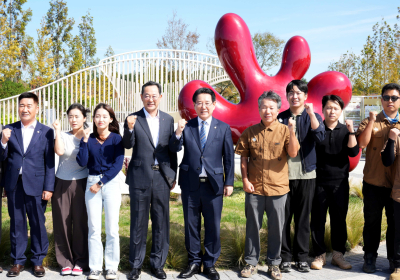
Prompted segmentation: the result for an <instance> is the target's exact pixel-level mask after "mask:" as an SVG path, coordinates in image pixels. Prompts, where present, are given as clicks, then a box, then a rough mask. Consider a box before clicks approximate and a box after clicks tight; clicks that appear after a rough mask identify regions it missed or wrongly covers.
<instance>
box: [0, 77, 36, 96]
mask: <svg viewBox="0 0 400 280" xmlns="http://www.w3.org/2000/svg"><path fill="white" fill-rule="evenodd" d="M29 90H30V87H29V86H28V85H26V84H24V83H16V82H13V81H11V80H5V81H2V82H0V99H3V98H7V97H10V96H14V95H17V94H21V93H23V92H25V91H29Z"/></svg>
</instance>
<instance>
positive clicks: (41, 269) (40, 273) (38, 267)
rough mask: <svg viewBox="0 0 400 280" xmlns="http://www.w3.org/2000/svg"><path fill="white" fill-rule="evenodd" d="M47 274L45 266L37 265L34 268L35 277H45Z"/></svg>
mask: <svg viewBox="0 0 400 280" xmlns="http://www.w3.org/2000/svg"><path fill="white" fill-rule="evenodd" d="M45 274H46V270H44V267H43V265H35V266H34V267H33V275H35V276H36V277H43V276H44V275H45Z"/></svg>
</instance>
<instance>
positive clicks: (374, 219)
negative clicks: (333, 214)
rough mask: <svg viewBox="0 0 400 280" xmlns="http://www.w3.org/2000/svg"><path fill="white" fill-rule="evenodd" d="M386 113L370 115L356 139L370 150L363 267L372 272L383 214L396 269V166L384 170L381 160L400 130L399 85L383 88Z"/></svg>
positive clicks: (389, 253) (390, 256)
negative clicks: (393, 131)
mask: <svg viewBox="0 0 400 280" xmlns="http://www.w3.org/2000/svg"><path fill="white" fill-rule="evenodd" d="M381 97H382V99H381V102H382V106H383V111H382V112H380V113H379V114H378V113H377V112H370V113H369V118H366V119H364V120H363V121H362V122H361V124H360V126H359V127H358V130H357V133H356V136H357V141H358V145H359V147H360V148H365V147H366V148H367V153H366V158H365V167H364V181H363V195H364V220H365V223H364V231H363V238H364V247H363V250H364V266H363V270H364V272H367V273H373V272H375V270H376V267H375V263H376V257H377V255H378V253H377V251H378V247H379V243H380V238H381V222H382V211H383V208H385V211H386V217H387V225H388V227H387V231H386V248H387V258H388V260H389V266H390V269H391V270H394V264H393V256H394V253H393V250H394V218H393V201H392V199H391V198H390V194H391V192H392V189H391V188H392V185H393V180H394V175H395V167H394V166H390V167H385V166H384V165H383V163H382V160H381V150H382V148H383V146H384V144H385V142H386V141H387V140H388V136H389V131H390V130H391V129H392V128H397V129H400V122H399V114H398V109H399V107H400V99H399V98H400V86H399V85H398V84H394V83H392V84H387V85H385V86H384V87H383V88H382V96H381Z"/></svg>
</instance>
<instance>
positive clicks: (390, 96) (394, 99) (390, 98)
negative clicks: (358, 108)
mask: <svg viewBox="0 0 400 280" xmlns="http://www.w3.org/2000/svg"><path fill="white" fill-rule="evenodd" d="M399 98H400V96H395V95H383V96H382V99H383V100H384V101H389V100H392V101H393V102H396V101H397V100H398V99H399Z"/></svg>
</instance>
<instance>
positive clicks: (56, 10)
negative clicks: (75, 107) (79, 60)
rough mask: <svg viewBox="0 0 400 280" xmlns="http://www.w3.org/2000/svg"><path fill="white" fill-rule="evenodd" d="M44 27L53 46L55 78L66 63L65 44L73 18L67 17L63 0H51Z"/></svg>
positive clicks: (68, 37)
mask: <svg viewBox="0 0 400 280" xmlns="http://www.w3.org/2000/svg"><path fill="white" fill-rule="evenodd" d="M45 20H46V27H47V30H48V34H49V35H50V38H51V40H52V41H53V46H52V48H51V51H52V53H53V59H54V71H55V73H56V78H60V68H61V65H62V64H63V63H64V64H66V63H67V62H66V50H67V44H68V42H69V40H70V39H71V31H72V28H73V25H74V24H75V20H74V19H73V18H68V7H67V3H66V1H64V0H51V1H50V9H49V10H48V12H47V15H46V17H45Z"/></svg>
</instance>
